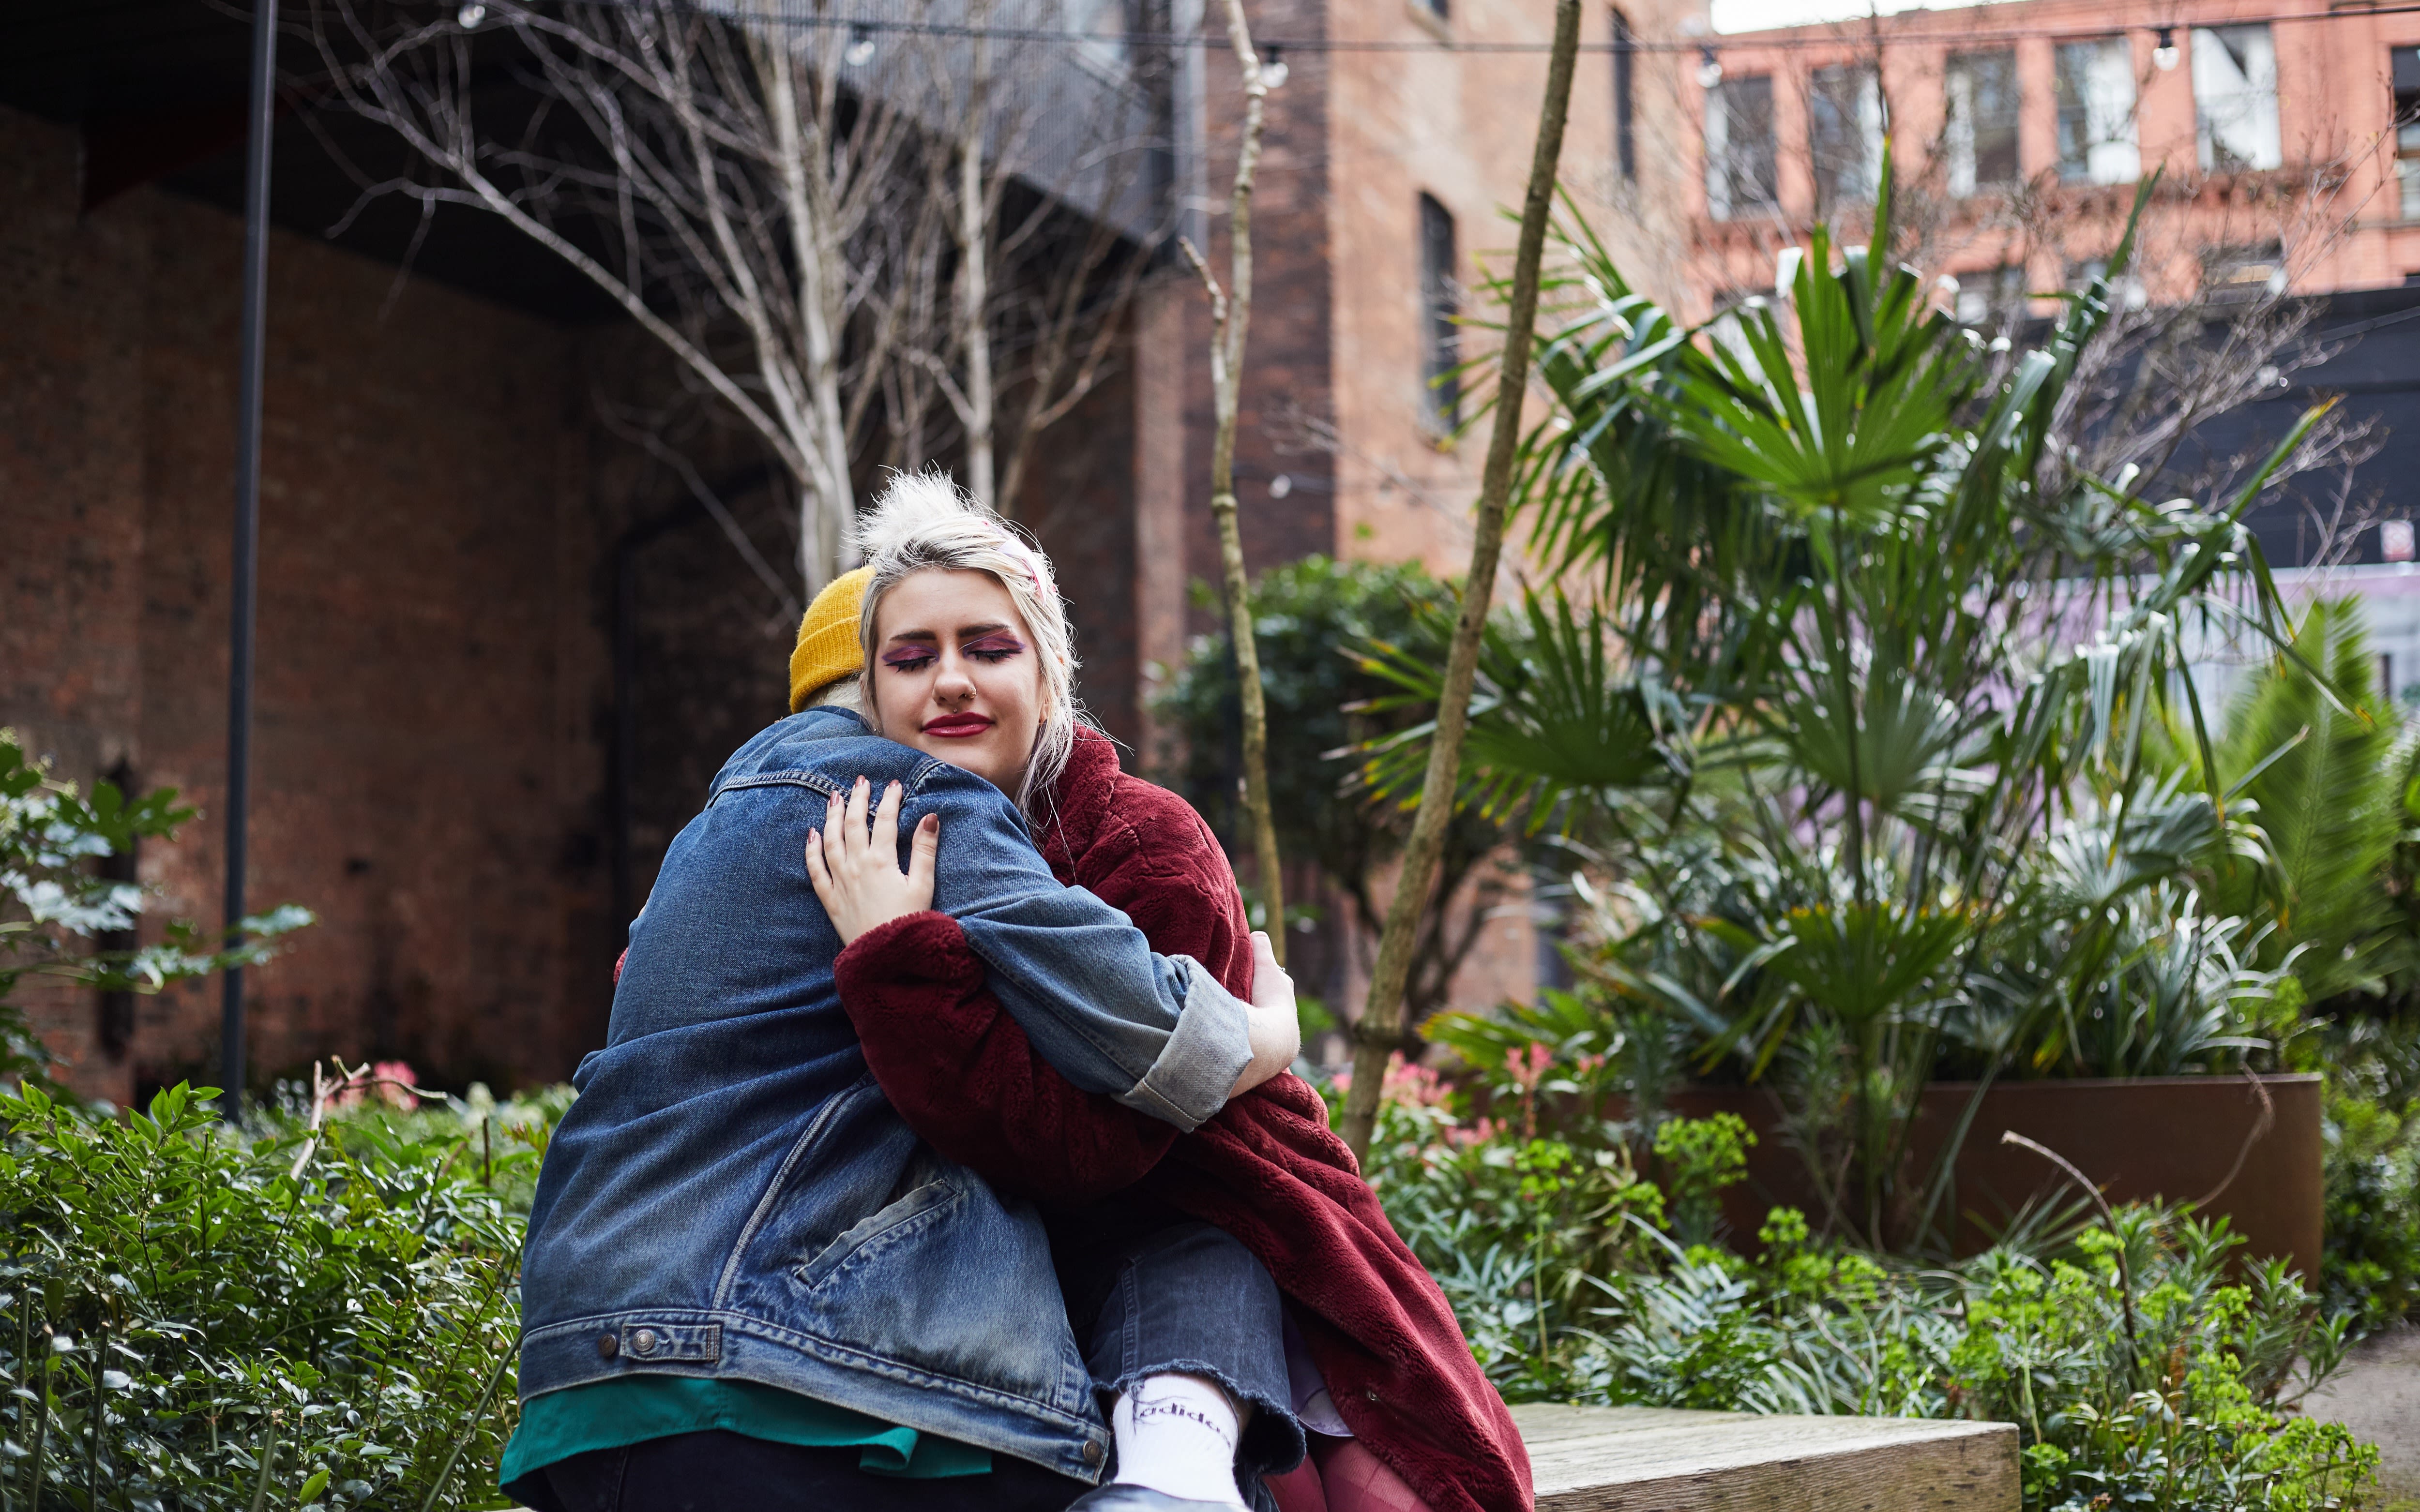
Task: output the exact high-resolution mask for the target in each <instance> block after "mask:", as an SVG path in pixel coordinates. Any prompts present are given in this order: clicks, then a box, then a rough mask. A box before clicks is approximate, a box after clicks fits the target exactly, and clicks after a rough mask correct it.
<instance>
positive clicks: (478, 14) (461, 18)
mask: <svg viewBox="0 0 2420 1512" xmlns="http://www.w3.org/2000/svg"><path fill="white" fill-rule="evenodd" d="M487 19H488V8H487V7H486V6H483V5H481V4H479V0H470V4H468V5H466V6H464V7H463V8H461V9H459V10H458V11H456V12H454V23H455V24H456V25H458V26H459V27H461V28H462V29H463V30H464V31H466V32H474V31H477V30H478V29H479V23H481V22H483V21H485V20H487Z"/></svg>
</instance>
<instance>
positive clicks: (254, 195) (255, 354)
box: [219, 0, 277, 1119]
mask: <svg viewBox="0 0 2420 1512" xmlns="http://www.w3.org/2000/svg"><path fill="white" fill-rule="evenodd" d="M276 85H277V0H253V12H252V135H251V138H250V140H249V141H248V142H247V143H246V144H245V147H246V151H245V154H244V170H243V354H242V357H241V359H240V361H241V363H242V367H241V370H240V378H239V382H238V386H237V395H236V433H235V571H234V576H233V579H232V583H231V587H232V592H231V594H230V597H231V598H232V600H233V608H232V609H231V611H230V623H229V626H228V636H227V650H228V656H227V792H226V923H227V929H228V932H229V933H228V939H229V942H230V943H234V942H236V941H238V940H240V935H238V934H236V933H234V931H235V926H236V925H237V924H238V923H240V921H241V920H242V918H243V872H244V822H245V819H246V817H247V815H248V813H249V810H250V808H251V801H250V800H251V796H252V794H251V787H252V642H253V621H254V610H255V598H256V594H255V590H254V579H255V568H256V565H257V563H258V558H259V554H260V378H261V365H262V359H261V347H262V338H263V334H264V326H265V324H266V320H267V315H268V308H267V307H268V302H269V145H270V131H271V126H272V124H273V122H274V119H275V117H274V114H273V113H274V111H275V108H276V98H277V96H276ZM243 1076H244V1067H243V968H242V967H241V966H229V967H228V968H227V972H226V994H225V998H224V1000H223V1003H222V1006H221V1009H220V1017H219V1079H220V1080H221V1081H222V1082H224V1083H225V1092H226V1103H225V1108H226V1113H227V1117H229V1118H230V1119H232V1118H234V1117H236V1116H237V1115H238V1114H240V1112H241V1111H242V1109H243Z"/></svg>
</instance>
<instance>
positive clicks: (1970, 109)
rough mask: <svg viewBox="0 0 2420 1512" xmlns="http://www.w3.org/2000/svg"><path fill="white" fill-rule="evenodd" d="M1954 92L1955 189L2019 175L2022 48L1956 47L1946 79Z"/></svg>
mask: <svg viewBox="0 0 2420 1512" xmlns="http://www.w3.org/2000/svg"><path fill="white" fill-rule="evenodd" d="M1943 87H1944V91H1945V93H1946V94H1947V96H1948V107H1949V123H1948V129H1947V132H1946V133H1945V134H1946V136H1947V143H1946V144H1945V145H1946V146H1947V148H1948V158H1949V162H1948V169H1949V193H1952V194H1955V195H1957V196H1958V197H1959V198H1961V199H1963V198H1965V197H1966V196H1967V195H1969V194H1972V193H1975V192H1976V191H1977V190H1978V189H1985V188H1988V187H1990V186H1992V185H1994V184H2012V183H2015V182H2016V180H2017V54H2015V53H2013V52H2008V51H2002V52H1997V53H1953V54H1950V56H1949V70H1948V73H1947V76H1946V77H1945V78H1944V80H1943Z"/></svg>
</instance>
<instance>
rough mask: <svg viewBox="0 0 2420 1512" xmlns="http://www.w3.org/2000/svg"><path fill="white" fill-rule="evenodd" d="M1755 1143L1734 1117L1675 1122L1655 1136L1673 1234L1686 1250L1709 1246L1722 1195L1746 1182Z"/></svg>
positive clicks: (1719, 1217)
mask: <svg viewBox="0 0 2420 1512" xmlns="http://www.w3.org/2000/svg"><path fill="white" fill-rule="evenodd" d="M1755 1143H1756V1135H1754V1134H1750V1133H1748V1128H1747V1122H1746V1120H1745V1119H1742V1118H1741V1117H1740V1116H1739V1115H1738V1114H1736V1113H1717V1114H1715V1115H1714V1117H1713V1118H1711V1119H1670V1120H1669V1121H1668V1122H1666V1123H1664V1124H1662V1125H1660V1126H1659V1127H1658V1128H1657V1129H1656V1131H1655V1143H1654V1146H1653V1148H1654V1150H1655V1158H1656V1159H1657V1160H1658V1161H1660V1162H1662V1163H1663V1166H1664V1170H1665V1172H1666V1178H1665V1179H1666V1181H1667V1183H1668V1185H1669V1186H1670V1188H1671V1190H1672V1232H1673V1233H1674V1235H1675V1236H1677V1237H1678V1238H1679V1239H1680V1241H1681V1242H1683V1243H1684V1244H1704V1243H1710V1242H1713V1241H1714V1238H1715V1237H1716V1232H1717V1230H1718V1229H1719V1227H1721V1223H1722V1191H1723V1188H1725V1187H1727V1186H1737V1185H1738V1184H1739V1183H1740V1182H1742V1181H1745V1180H1747V1152H1748V1149H1750V1147H1752V1146H1754V1145H1755Z"/></svg>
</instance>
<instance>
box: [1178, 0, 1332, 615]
mask: <svg viewBox="0 0 2420 1512" xmlns="http://www.w3.org/2000/svg"><path fill="white" fill-rule="evenodd" d="M1245 13H1246V15H1247V16H1248V17H1249V20H1250V23H1251V26H1252V30H1253V34H1254V35H1255V36H1259V37H1277V38H1301V39H1315V38H1319V37H1324V36H1325V35H1326V31H1327V3H1326V0H1262V3H1259V4H1252V5H1248V6H1247V7H1246V8H1245ZM1203 53H1204V68H1205V74H1206V78H1205V83H1204V87H1203V111H1204V120H1203V126H1204V131H1205V136H1206V139H1207V156H1208V160H1209V161H1208V175H1207V177H1206V179H1205V183H1206V186H1207V196H1206V199H1205V200H1204V202H1203V203H1204V208H1205V210H1206V213H1207V224H1205V225H1204V226H1203V228H1202V229H1203V231H1204V232H1205V233H1206V235H1207V238H1208V240H1207V250H1208V252H1209V255H1210V265H1211V267H1212V269H1213V270H1216V271H1217V272H1218V276H1219V279H1220V281H1221V282H1222V283H1223V282H1226V281H1227V278H1228V271H1229V269H1228V242H1229V238H1228V216H1227V203H1228V201H1227V196H1228V193H1229V191H1230V189H1231V187H1232V186H1233V183H1234V174H1235V153H1236V148H1237V145H1238V142H1239V140H1240V132H1241V130H1242V125H1243V103H1244V97H1243V85H1242V82H1241V73H1240V70H1239V69H1237V67H1236V65H1235V59H1234V55H1233V53H1231V52H1230V51H1228V50H1227V49H1226V48H1225V47H1223V46H1219V47H1210V48H1205V49H1204V50H1203ZM1285 63H1286V68H1287V70H1288V75H1289V76H1288V78H1287V80H1286V83H1285V85H1283V87H1281V88H1280V89H1278V90H1276V91H1274V92H1273V93H1271V94H1270V96H1269V97H1268V110H1267V118H1266V125H1265V128H1264V134H1263V139H1262V153H1261V163H1260V171H1259V173H1258V175H1257V177H1255V179H1254V193H1253V198H1252V310H1251V319H1250V322H1249V326H1248V327H1247V330H1246V341H1245V348H1244V369H1243V381H1242V384H1241V387H1240V389H1239V391H1238V407H1237V416H1236V423H1235V498H1236V506H1237V519H1238V523H1239V527H1240V529H1241V532H1242V534H1243V538H1244V559H1245V562H1246V563H1247V564H1248V565H1249V567H1250V568H1251V570H1253V571H1255V572H1257V571H1259V570H1260V569H1261V568H1263V567H1264V566H1269V565H1272V564H1274V563H1280V562H1290V561H1293V560H1295V558H1297V557H1303V556H1308V555H1310V554H1311V553H1312V552H1320V553H1324V554H1332V553H1333V552H1334V551H1335V550H1336V516H1335V501H1334V483H1333V478H1334V472H1335V469H1334V462H1333V458H1332V457H1330V456H1329V455H1327V454H1326V453H1325V452H1322V451H1318V450H1313V449H1307V448H1305V447H1304V446H1302V445H1301V444H1300V443H1299V436H1300V433H1301V429H1302V425H1301V418H1302V417H1305V416H1308V417H1310V418H1311V419H1313V420H1321V421H1325V420H1330V419H1332V418H1333V416H1334V412H1335V399H1334V391H1335V382H1336V378H1335V373H1334V371H1333V366H1332V363H1331V360H1330V351H1329V348H1330V339H1331V332H1332V320H1333V316H1332V309H1331V296H1332V285H1333V282H1334V280H1333V277H1332V269H1331V266H1330V264H1331V256H1332V252H1333V248H1332V243H1331V238H1330V230H1329V221H1330V204H1329V197H1330V186H1329V184H1328V180H1327V166H1328V144H1327V136H1328V124H1329V123H1328V81H1327V74H1328V70H1329V69H1330V68H1331V66H1332V65H1331V62H1330V59H1329V58H1328V55H1327V54H1324V53H1318V52H1309V51H1297V52H1293V53H1288V54H1285ZM1185 325H1186V342H1187V347H1189V348H1190V350H1191V351H1192V352H1194V353H1196V354H1198V355H1197V356H1196V357H1195V358H1194V360H1193V361H1192V362H1191V363H1188V365H1187V380H1188V381H1187V392H1186V398H1185V405H1186V422H1187V425H1186V428H1187V449H1186V475H1187V476H1186V483H1187V486H1186V512H1187V516H1188V517H1189V521H1188V526H1187V545H1186V568H1187V573H1188V575H1189V576H1190V577H1192V578H1194V579H1202V580H1203V581H1206V582H1211V583H1216V582H1217V581H1218V576H1219V568H1218V532H1217V527H1216V525H1215V523H1214V522H1213V521H1212V519H1211V517H1210V446H1211V437H1212V434H1213V424H1212V420H1213V415H1212V406H1211V392H1210V367H1209V361H1208V357H1207V353H1208V351H1209V342H1210V315H1209V303H1208V301H1207V298H1206V297H1205V296H1203V295H1202V294H1200V293H1196V294H1195V295H1194V296H1193V297H1192V299H1191V300H1189V301H1187V314H1186V320H1185ZM1280 474H1283V475H1284V476H1285V477H1286V479H1287V482H1288V485H1289V489H1288V491H1287V493H1286V494H1285V496H1284V497H1283V498H1281V499H1280V498H1277V497H1273V496H1272V494H1271V492H1270V484H1271V483H1272V482H1273V480H1275V479H1276V478H1277V477H1278V476H1279V475H1280ZM1192 618H1193V628H1194V629H1195V630H1196V631H1197V632H1200V631H1203V630H1207V629H1209V628H1210V627H1211V625H1212V623H1213V620H1212V617H1210V616H1208V615H1205V614H1203V613H1202V612H1200V611H1196V612H1195V614H1194V615H1193V617H1192Z"/></svg>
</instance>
